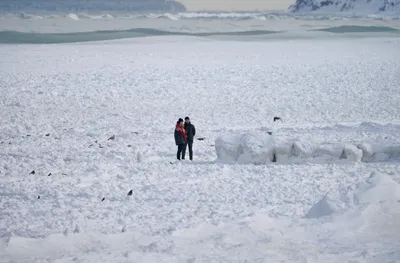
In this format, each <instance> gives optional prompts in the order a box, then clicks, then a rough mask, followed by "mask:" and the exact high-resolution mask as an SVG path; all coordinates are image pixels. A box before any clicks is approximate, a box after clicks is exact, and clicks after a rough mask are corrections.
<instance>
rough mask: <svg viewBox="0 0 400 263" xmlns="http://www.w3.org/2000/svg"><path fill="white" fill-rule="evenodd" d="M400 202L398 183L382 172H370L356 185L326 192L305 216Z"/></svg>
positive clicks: (321, 215)
mask: <svg viewBox="0 0 400 263" xmlns="http://www.w3.org/2000/svg"><path fill="white" fill-rule="evenodd" d="M384 202H387V203H397V202H400V184H398V183H397V182H396V181H394V180H393V179H392V178H391V177H389V176H388V175H384V174H376V173H372V174H371V175H370V177H369V178H368V179H367V180H366V182H364V183H361V184H359V185H358V186H357V187H355V188H353V187H347V188H341V189H340V190H339V191H337V192H329V193H327V194H326V195H325V196H324V197H323V198H322V199H321V200H319V201H318V202H317V203H315V204H314V205H313V206H312V207H311V209H310V210H309V211H308V213H307V215H306V217H307V218H319V217H323V216H327V215H331V214H334V213H337V212H344V211H346V210H348V209H351V208H354V207H356V206H359V205H371V204H382V203H384Z"/></svg>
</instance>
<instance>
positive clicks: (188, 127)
mask: <svg viewBox="0 0 400 263" xmlns="http://www.w3.org/2000/svg"><path fill="white" fill-rule="evenodd" d="M185 131H186V134H187V140H188V141H189V142H193V138H194V136H195V135H196V128H195V127H194V125H193V124H192V123H191V122H189V123H185Z"/></svg>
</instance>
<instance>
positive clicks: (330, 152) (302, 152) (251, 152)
mask: <svg viewBox="0 0 400 263" xmlns="http://www.w3.org/2000/svg"><path fill="white" fill-rule="evenodd" d="M215 149H216V152H217V157H218V160H220V161H222V162H234V163H239V164H256V165H257V164H258V165H260V164H266V163H271V162H277V163H304V162H313V163H332V162H339V161H345V162H385V161H388V160H390V159H395V158H400V146H399V145H390V144H388V145H384V144H379V143H360V144H358V145H357V146H356V145H354V144H350V143H340V142H335V143H329V142H322V143H321V142H314V141H301V140H291V139H285V138H284V139H283V140H278V138H275V137H274V136H272V135H269V134H266V133H261V132H259V133H249V134H234V135H222V136H219V137H218V138H217V139H216V141H215Z"/></svg>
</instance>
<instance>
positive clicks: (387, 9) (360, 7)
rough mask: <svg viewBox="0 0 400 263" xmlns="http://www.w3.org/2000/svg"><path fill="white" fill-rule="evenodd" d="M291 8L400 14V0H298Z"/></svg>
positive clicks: (295, 9)
mask: <svg viewBox="0 0 400 263" xmlns="http://www.w3.org/2000/svg"><path fill="white" fill-rule="evenodd" d="M289 10H291V11H292V12H310V11H318V12H324V13H336V12H350V13H353V14H375V13H386V14H400V0H297V1H296V3H295V4H294V5H292V6H291V7H290V8H289Z"/></svg>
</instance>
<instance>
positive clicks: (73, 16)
mask: <svg viewBox="0 0 400 263" xmlns="http://www.w3.org/2000/svg"><path fill="white" fill-rule="evenodd" d="M67 18H69V19H72V20H76V21H78V20H80V19H79V17H78V15H77V14H74V13H70V14H68V15H67Z"/></svg>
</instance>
